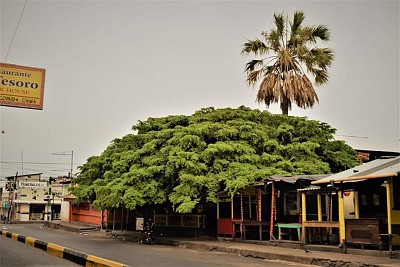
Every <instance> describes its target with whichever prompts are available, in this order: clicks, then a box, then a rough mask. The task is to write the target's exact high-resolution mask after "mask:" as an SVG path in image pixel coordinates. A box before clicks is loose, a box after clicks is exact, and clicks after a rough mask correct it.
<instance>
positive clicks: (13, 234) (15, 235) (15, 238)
mask: <svg viewBox="0 0 400 267" xmlns="http://www.w3.org/2000/svg"><path fill="white" fill-rule="evenodd" d="M18 236H19V234H16V233H11V239H14V240H18Z"/></svg>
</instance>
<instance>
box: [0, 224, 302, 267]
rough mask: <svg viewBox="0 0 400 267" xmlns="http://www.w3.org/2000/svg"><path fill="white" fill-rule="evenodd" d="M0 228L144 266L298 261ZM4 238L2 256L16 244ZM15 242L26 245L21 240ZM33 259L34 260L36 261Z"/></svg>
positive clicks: (279, 266) (30, 227) (240, 266)
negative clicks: (272, 259)
mask: <svg viewBox="0 0 400 267" xmlns="http://www.w3.org/2000/svg"><path fill="white" fill-rule="evenodd" d="M1 227H2V228H3V229H4V230H7V231H10V232H14V233H18V234H22V235H25V236H30V237H34V238H37V239H40V240H42V241H45V242H52V243H56V244H59V245H62V246H65V247H67V248H70V249H73V250H76V251H79V252H84V253H87V254H91V255H95V256H99V257H102V258H106V259H109V260H113V261H117V262H121V263H124V264H127V265H129V266H146V267H147V266H173V267H180V266H193V267H197V266H198V267H204V266H207V267H209V266H211V267H212V266H218V267H224V266H226V267H228V266H233V267H245V266H246V267H247V266H252V267H253V266H254V267H261V266H263V267H265V266H269V267H285V266H300V265H299V264H298V263H291V262H278V261H266V260H262V259H256V258H246V257H241V256H238V255H233V254H227V253H219V252H208V251H197V250H190V249H184V248H179V247H173V246H163V245H152V246H149V245H144V244H141V243H137V242H127V241H122V240H118V239H110V238H104V237H103V236H100V235H99V234H97V235H96V234H91V235H82V234H77V233H71V232H65V231H59V230H53V229H47V228H43V227H42V225H41V224H10V225H2V226H1ZM4 239H6V237H1V241H2V246H1V247H0V253H1V255H2V256H1V257H2V258H3V255H4V254H3V250H5V249H4V248H3V242H7V243H8V241H9V242H14V243H20V242H17V241H15V240H4ZM7 239H8V238H7ZM4 244H6V243H4ZM18 245H22V246H27V245H25V244H22V243H20V244H18ZM27 247H29V246H27ZM29 249H35V248H32V247H30V248H29ZM36 250H39V249H36ZM37 253H39V252H37ZM40 253H42V251H40ZM43 253H44V252H43ZM7 257H8V256H7ZM49 257H54V258H56V259H57V257H55V256H53V255H49ZM28 258H29V257H28ZM4 260H6V259H4ZM36 260H37V261H38V262H36ZM60 260H62V259H60ZM31 262H35V264H36V266H50V265H41V263H42V262H43V261H41V258H40V257H34V256H32V260H31ZM44 262H46V261H44ZM6 264H7V263H6ZM0 266H35V265H2V264H0ZM55 266H57V265H55ZM59 266H60V265H59ZM61 266H67V265H61ZM71 266H73V265H71ZM303 266H304V265H303Z"/></svg>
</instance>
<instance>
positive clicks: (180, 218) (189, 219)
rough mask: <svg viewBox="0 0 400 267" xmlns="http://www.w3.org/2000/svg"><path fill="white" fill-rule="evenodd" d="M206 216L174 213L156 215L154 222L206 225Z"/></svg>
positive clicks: (161, 223)
mask: <svg viewBox="0 0 400 267" xmlns="http://www.w3.org/2000/svg"><path fill="white" fill-rule="evenodd" d="M204 219H205V216H202V215H188V214H174V215H159V214H156V215H154V224H155V225H158V226H177V227H196V228H201V227H203V225H204Z"/></svg>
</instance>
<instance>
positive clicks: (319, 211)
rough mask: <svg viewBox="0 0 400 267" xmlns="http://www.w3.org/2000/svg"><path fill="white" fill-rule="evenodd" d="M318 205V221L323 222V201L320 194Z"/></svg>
mask: <svg viewBox="0 0 400 267" xmlns="http://www.w3.org/2000/svg"><path fill="white" fill-rule="evenodd" d="M317 204H318V221H319V222H322V200H321V194H319V193H318V195H317Z"/></svg>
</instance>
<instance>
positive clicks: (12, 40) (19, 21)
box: [4, 0, 28, 62]
mask: <svg viewBox="0 0 400 267" xmlns="http://www.w3.org/2000/svg"><path fill="white" fill-rule="evenodd" d="M27 3H28V0H25V5H24V8H23V9H22V12H21V16H20V17H19V20H18V24H17V27H16V28H15V31H14V35H13V37H12V39H11V43H10V46H9V47H8V51H7V54H6V58H5V60H4V62H7V58H8V54H9V53H10V50H11V46H12V44H13V42H14V38H15V35H16V34H17V30H18V27H19V24H20V23H21V19H22V16H23V15H24V11H25V7H26V4H27Z"/></svg>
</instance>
